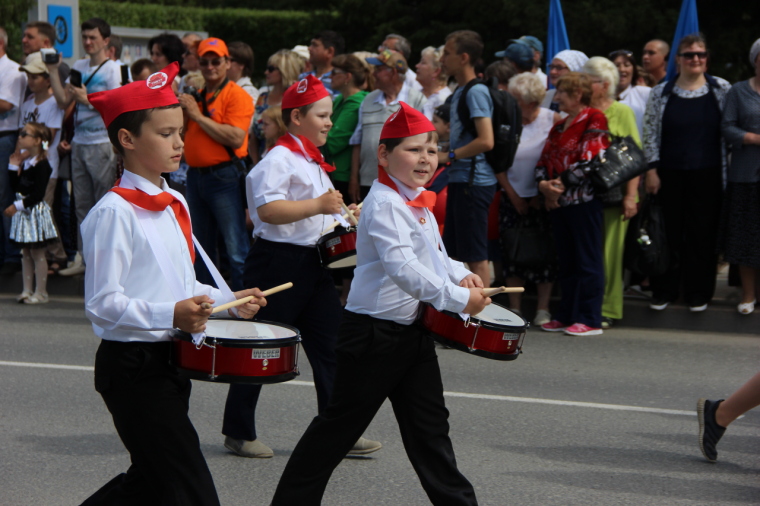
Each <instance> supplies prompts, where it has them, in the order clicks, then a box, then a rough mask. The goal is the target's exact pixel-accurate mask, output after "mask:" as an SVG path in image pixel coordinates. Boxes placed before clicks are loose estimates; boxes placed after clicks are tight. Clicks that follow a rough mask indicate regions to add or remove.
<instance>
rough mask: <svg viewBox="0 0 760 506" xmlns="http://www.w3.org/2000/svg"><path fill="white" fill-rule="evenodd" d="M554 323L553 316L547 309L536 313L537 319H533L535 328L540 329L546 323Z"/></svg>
mask: <svg viewBox="0 0 760 506" xmlns="http://www.w3.org/2000/svg"><path fill="white" fill-rule="evenodd" d="M550 321H552V315H551V313H549V311H547V310H546V309H539V310H538V311H536V317H535V318H533V326H534V327H540V326H541V325H543V324H544V323H549V322H550Z"/></svg>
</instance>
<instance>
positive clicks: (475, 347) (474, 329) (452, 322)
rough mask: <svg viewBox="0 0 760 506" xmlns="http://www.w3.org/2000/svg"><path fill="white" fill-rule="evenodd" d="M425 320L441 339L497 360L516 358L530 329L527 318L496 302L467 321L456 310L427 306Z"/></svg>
mask: <svg viewBox="0 0 760 506" xmlns="http://www.w3.org/2000/svg"><path fill="white" fill-rule="evenodd" d="M422 324H423V326H424V327H425V328H426V329H427V330H429V331H430V332H431V333H432V337H433V339H435V340H436V341H438V342H439V343H441V344H443V345H446V346H449V347H451V348H455V349H457V350H460V351H466V352H468V353H472V354H473V355H477V356H479V357H485V358H491V359H494V360H514V359H516V358H517V357H518V356H519V355H520V353H521V350H522V343H523V339H524V338H525V332H526V331H527V329H528V323H527V322H526V321H525V320H523V319H522V318H520V317H519V316H517V315H516V314H515V313H513V312H512V311H510V310H509V309H507V308H505V307H504V306H500V305H499V304H496V303H495V302H492V303H491V304H489V305H488V306H486V307H485V309H484V310H483V311H481V312H480V313H478V314H476V315H475V316H471V317H470V319H469V320H468V321H466V322H465V321H462V319H461V318H460V317H459V315H456V314H454V313H450V312H448V311H443V312H440V311H436V309H435V308H434V307H432V306H425V310H424V313H423V315H422Z"/></svg>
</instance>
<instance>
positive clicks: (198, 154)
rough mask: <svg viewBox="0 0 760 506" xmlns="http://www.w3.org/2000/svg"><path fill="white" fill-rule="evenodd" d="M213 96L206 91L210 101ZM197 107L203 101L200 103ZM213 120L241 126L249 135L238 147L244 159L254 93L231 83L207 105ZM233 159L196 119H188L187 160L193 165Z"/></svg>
mask: <svg viewBox="0 0 760 506" xmlns="http://www.w3.org/2000/svg"><path fill="white" fill-rule="evenodd" d="M212 97H213V93H207V94H206V100H207V103H208V101H209V100H211V98H212ZM198 107H200V108H201V111H202V110H203V108H202V107H201V103H200V102H198ZM208 111H209V113H211V119H213V120H214V121H216V122H217V123H222V124H224V125H231V126H234V127H238V128H240V129H242V130H243V131H244V132H245V133H246V135H245V140H244V141H243V145H242V146H240V147H239V148H237V149H236V150H235V154H236V155H237V156H238V157H240V158H243V157H244V156H246V155H247V154H248V127H249V126H251V118H252V117H253V103H252V102H251V96H250V95H249V94H248V93H246V92H245V90H244V89H243V88H241V87H240V86H238V85H237V84H235V83H233V82H232V81H230V82H228V83H227V85H226V86H225V87H224V89H223V90H222V91H221V92H220V93H219V95H217V97H216V100H214V101H213V102H211V103H210V104H208ZM229 160H230V155H229V153H227V150H226V149H225V148H224V146H222V145H221V144H219V143H218V142H216V141H215V140H214V139H212V138H211V137H209V135H208V134H207V133H206V132H204V131H203V129H202V128H201V126H200V125H199V124H198V123H196V122H195V121H192V120H191V121H188V122H187V133H186V134H185V161H187V164H188V165H190V166H191V167H209V166H211V165H217V164H219V163H224V162H227V161H229Z"/></svg>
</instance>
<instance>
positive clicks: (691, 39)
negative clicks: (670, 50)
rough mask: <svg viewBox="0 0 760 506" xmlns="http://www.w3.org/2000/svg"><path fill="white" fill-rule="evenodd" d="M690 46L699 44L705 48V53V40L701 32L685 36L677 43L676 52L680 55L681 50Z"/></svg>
mask: <svg viewBox="0 0 760 506" xmlns="http://www.w3.org/2000/svg"><path fill="white" fill-rule="evenodd" d="M692 44H699V45H700V46H703V47H704V48H705V51H707V39H705V34H703V33H702V32H695V33H691V34H689V35H687V36H686V37H684V38H682V39H681V40H680V41H679V42H678V52H679V53H680V52H681V50H682V49H683V48H685V47H689V46H691V45H692Z"/></svg>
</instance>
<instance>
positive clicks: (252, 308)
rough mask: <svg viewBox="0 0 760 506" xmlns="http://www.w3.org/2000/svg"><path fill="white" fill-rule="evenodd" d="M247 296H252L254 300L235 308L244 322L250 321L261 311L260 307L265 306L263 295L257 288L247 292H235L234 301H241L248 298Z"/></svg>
mask: <svg viewBox="0 0 760 506" xmlns="http://www.w3.org/2000/svg"><path fill="white" fill-rule="evenodd" d="M249 295H253V296H254V297H256V298H255V299H253V300H252V301H250V302H246V303H245V304H243V305H240V306H238V307H237V311H238V315H239V316H240V318H245V319H246V320H250V319H251V318H253V317H254V316H256V313H258V312H259V309H261V307H262V306H266V305H267V300H266V299H265V298H264V295H263V294H262V293H261V290H259V289H258V288H249V289H248V290H240V291H239V292H235V298H236V299H242V298H243V297H248V296H249Z"/></svg>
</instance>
